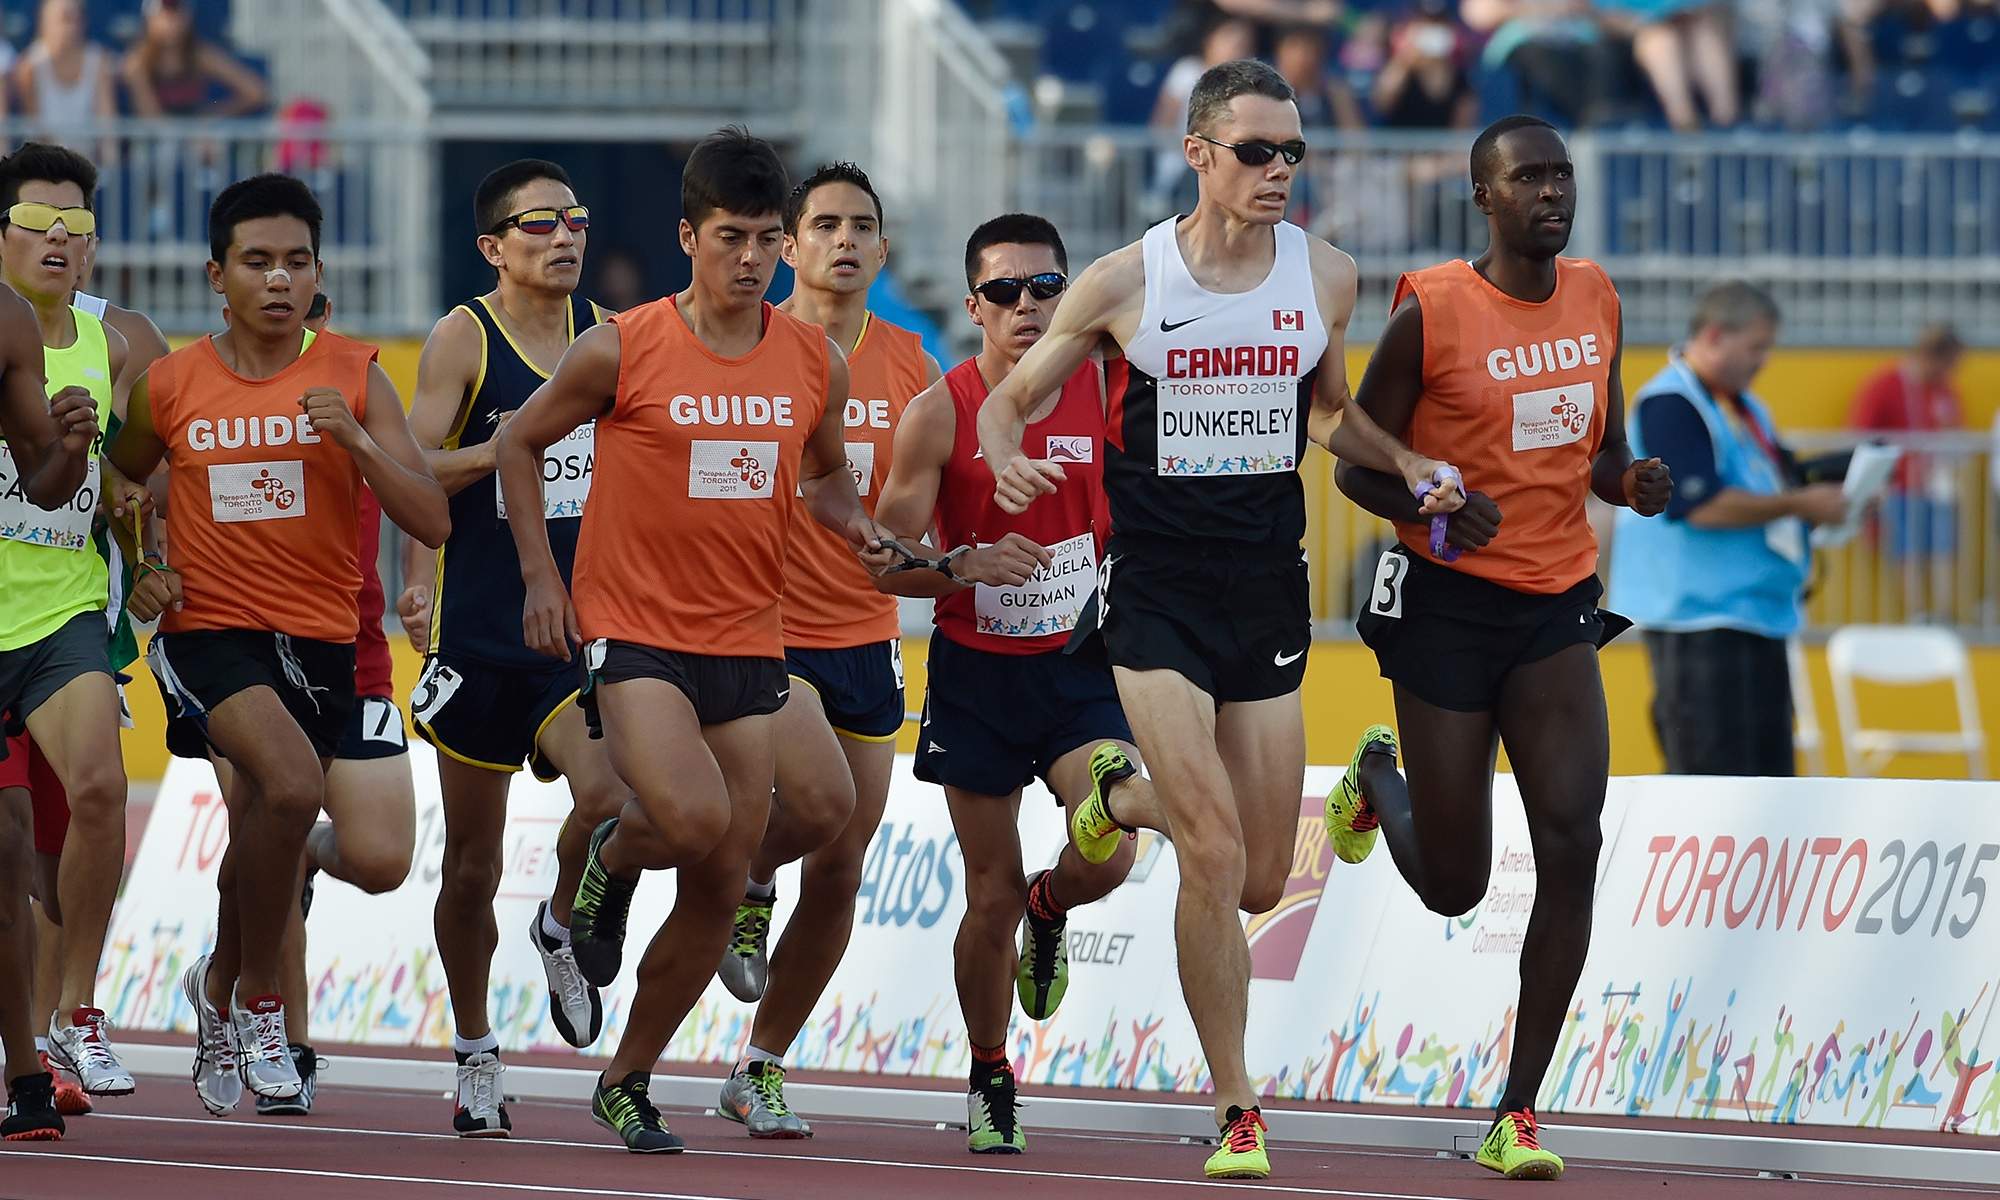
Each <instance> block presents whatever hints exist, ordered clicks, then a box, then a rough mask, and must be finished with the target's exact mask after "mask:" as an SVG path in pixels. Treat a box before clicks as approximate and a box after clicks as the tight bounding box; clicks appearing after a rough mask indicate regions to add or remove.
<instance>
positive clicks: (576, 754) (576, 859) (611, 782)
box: [489, 702, 632, 925]
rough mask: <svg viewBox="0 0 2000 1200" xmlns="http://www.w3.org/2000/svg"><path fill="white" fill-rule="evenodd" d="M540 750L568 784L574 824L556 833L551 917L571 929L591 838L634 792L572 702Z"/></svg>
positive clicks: (549, 730) (544, 733) (569, 822)
mask: <svg viewBox="0 0 2000 1200" xmlns="http://www.w3.org/2000/svg"><path fill="white" fill-rule="evenodd" d="M536 744H537V745H538V746H540V747H541V751H542V753H543V754H544V755H546V756H547V757H548V760H549V762H550V763H552V764H554V766H555V768H556V770H558V771H561V772H562V773H563V778H564V780H566V781H567V782H568V783H569V794H570V800H571V808H570V819H569V820H567V821H564V822H563V824H562V828H561V829H560V830H558V831H557V833H556V890H555V894H554V895H552V896H550V897H549V915H550V916H552V917H554V918H555V920H556V924H558V925H568V924H569V915H570V914H569V906H570V902H571V901H573V900H575V899H576V885H577V884H578V883H579V882H581V881H582V879H583V860H584V856H585V855H586V854H588V853H589V852H590V835H591V832H592V831H593V830H595V829H596V828H597V827H598V826H599V825H602V824H604V822H606V821H608V820H610V819H611V818H613V817H615V816H617V815H618V812H619V810H620V809H622V808H624V807H625V802H626V801H628V800H630V799H631V798H632V789H631V788H629V787H626V786H625V781H624V780H622V779H620V778H618V772H616V771H614V770H612V769H611V755H610V752H609V751H607V750H606V749H605V746H604V742H603V740H602V739H597V740H592V738H591V736H590V724H589V722H588V721H587V720H586V719H585V718H584V715H583V710H582V709H581V708H578V707H577V706H576V704H575V703H573V702H572V703H569V704H565V705H563V707H562V711H560V712H558V713H557V714H556V715H555V717H554V718H553V719H551V720H550V721H549V723H548V726H547V728H545V729H543V730H542V736H541V738H540V740H539V741H538V742H537V743H536ZM495 861H498V860H497V859H496V860H495ZM495 878H496V882H497V878H498V877H497V876H496V877H495ZM489 911H490V906H489Z"/></svg>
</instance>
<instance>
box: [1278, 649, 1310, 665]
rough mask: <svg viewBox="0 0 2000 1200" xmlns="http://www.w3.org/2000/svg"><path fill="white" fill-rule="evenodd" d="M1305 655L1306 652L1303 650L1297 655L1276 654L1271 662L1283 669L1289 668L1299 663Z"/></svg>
mask: <svg viewBox="0 0 2000 1200" xmlns="http://www.w3.org/2000/svg"><path fill="white" fill-rule="evenodd" d="M1305 653H1306V652H1305V651H1303V650H1301V651H1299V652H1298V653H1297V654H1274V655H1272V656H1271V661H1272V662H1274V663H1277V664H1278V665H1279V666H1281V667H1289V666H1291V665H1292V664H1293V663H1295V662H1297V661H1299V659H1301V658H1304V657H1305Z"/></svg>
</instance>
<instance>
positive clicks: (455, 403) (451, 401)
mask: <svg viewBox="0 0 2000 1200" xmlns="http://www.w3.org/2000/svg"><path fill="white" fill-rule="evenodd" d="M483 341H484V338H483V336H482V331H481V330H480V328H479V321H478V319H477V318H475V317H474V316H473V315H472V314H471V313H468V312H466V311H464V310H463V309H453V310H452V311H451V312H449V313H446V314H445V315H444V316H443V317H442V318H441V319H439V321H438V323H437V324H436V325H435V326H434V327H432V329H431V336H430V337H429V338H428V339H427V340H425V342H424V352H423V355H422V356H421V357H420V358H418V359H417V394H416V396H415V398H414V399H412V400H411V401H410V436H412V437H414V438H415V439H416V440H417V445H418V446H419V447H420V448H421V449H422V450H423V452H424V462H425V463H426V464H427V465H428V466H429V467H430V469H431V474H433V475H435V476H437V481H438V486H440V487H442V488H443V489H444V494H445V495H447V496H455V495H457V494H458V493H460V492H462V491H464V490H465V489H466V488H468V487H470V486H471V485H472V484H474V483H477V482H478V481H480V480H482V479H484V478H486V477H487V476H488V475H491V474H492V473H493V471H494V461H495V460H494V457H493V456H494V454H495V452H496V451H497V450H498V448H499V445H500V437H499V430H497V429H496V430H495V431H494V436H492V437H489V438H487V439H486V440H485V441H483V442H480V443H479V444H478V445H474V446H466V447H464V448H463V449H458V450H441V449H439V447H440V446H442V445H444V440H445V439H446V438H448V437H450V436H451V431H452V430H454V429H456V428H458V423H459V421H460V419H461V418H462V417H463V416H464V414H465V407H466V405H468V404H470V403H472V385H473V384H474V382H476V381H477V380H478V378H479V348H480V345H481V343H482V342H483ZM504 420H505V418H503V424H504Z"/></svg>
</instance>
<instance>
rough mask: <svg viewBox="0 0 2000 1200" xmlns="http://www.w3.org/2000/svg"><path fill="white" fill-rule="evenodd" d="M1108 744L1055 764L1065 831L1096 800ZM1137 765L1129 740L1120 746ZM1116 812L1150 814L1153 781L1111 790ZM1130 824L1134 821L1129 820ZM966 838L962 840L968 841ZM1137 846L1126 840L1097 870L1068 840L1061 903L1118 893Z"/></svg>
mask: <svg viewBox="0 0 2000 1200" xmlns="http://www.w3.org/2000/svg"><path fill="white" fill-rule="evenodd" d="M1103 744H1104V743H1103V741H1102V740H1094V741H1091V742H1088V743H1086V744H1084V745H1082V746H1078V747H1077V748H1076V749H1074V750H1072V751H1070V752H1069V753H1068V754H1065V755H1063V756H1062V757H1061V758H1058V759H1057V760H1055V762H1053V763H1051V764H1049V780H1050V782H1051V783H1052V784H1053V785H1054V788H1053V790H1054V791H1055V794H1056V796H1057V798H1058V799H1060V800H1061V801H1062V804H1063V828H1064V829H1068V828H1069V818H1071V817H1074V816H1075V815H1076V810H1077V807H1078V806H1079V805H1081V804H1082V803H1083V802H1084V801H1085V800H1087V799H1089V798H1090V754H1091V751H1093V750H1095V749H1097V748H1098V747H1099V746H1101V745H1103ZM1118 744H1119V745H1120V746H1122V747H1124V750H1125V753H1126V755H1127V756H1128V757H1130V758H1131V759H1132V761H1133V762H1135V763H1136V762H1138V761H1139V749H1138V747H1136V746H1134V745H1132V744H1131V743H1129V742H1119V743H1118ZM1111 799H1112V803H1113V805H1114V810H1115V811H1116V812H1117V814H1118V816H1119V818H1120V819H1121V820H1123V819H1124V814H1125V811H1126V810H1127V809H1130V810H1131V811H1133V812H1145V811H1147V810H1149V809H1153V808H1155V807H1156V805H1155V803H1154V800H1153V784H1152V781H1151V780H1149V779H1147V778H1146V777H1145V776H1143V775H1134V776H1132V777H1131V778H1130V779H1127V780H1126V781H1125V782H1123V783H1121V784H1119V785H1118V786H1117V787H1115V788H1113V789H1112V790H1111ZM1125 823H1126V824H1127V825H1130V824H1132V822H1131V821H1129V820H1128V821H1126V822H1125ZM963 840H964V839H962V838H961V839H960V841H961V842H963ZM1132 855H1133V848H1132V842H1131V840H1130V839H1129V838H1125V839H1120V840H1119V843H1118V849H1117V850H1116V851H1114V852H1113V853H1112V855H1111V857H1110V858H1107V859H1105V860H1104V861H1103V862H1101V863H1098V864H1097V865H1096V866H1092V865H1091V864H1090V863H1088V862H1085V861H1084V858H1083V855H1081V854H1078V853H1077V852H1076V845H1075V843H1074V842H1064V843H1063V848H1062V854H1061V855H1060V856H1059V857H1057V859H1056V865H1055V871H1054V873H1053V874H1052V875H1051V876H1050V878H1049V890H1050V891H1051V892H1053V893H1054V895H1055V901H1056V903H1057V904H1060V905H1061V906H1062V907H1063V908H1065V909H1071V908H1075V907H1077V906H1078V905H1082V904H1089V903H1090V902H1091V901H1093V900H1102V899H1103V898H1104V897H1106V896H1109V895H1110V894H1111V892H1112V890H1113V889H1115V888H1116V887H1117V886H1118V885H1119V884H1121V883H1123V882H1125V876H1126V874H1127V873H1128V872H1130V871H1131V870H1132Z"/></svg>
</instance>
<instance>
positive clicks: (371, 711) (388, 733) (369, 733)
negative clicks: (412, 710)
mask: <svg viewBox="0 0 2000 1200" xmlns="http://www.w3.org/2000/svg"><path fill="white" fill-rule="evenodd" d="M418 686H419V687H421V686H422V685H421V684H419V685H418ZM361 740H362V741H364V742H383V743H386V744H388V745H391V746H404V747H407V746H408V745H409V743H408V742H407V741H406V740H405V739H404V735H403V714H402V713H400V712H398V711H396V705H395V702H394V701H392V700H390V699H389V698H388V697H387V696H363V697H362V698H361Z"/></svg>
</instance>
